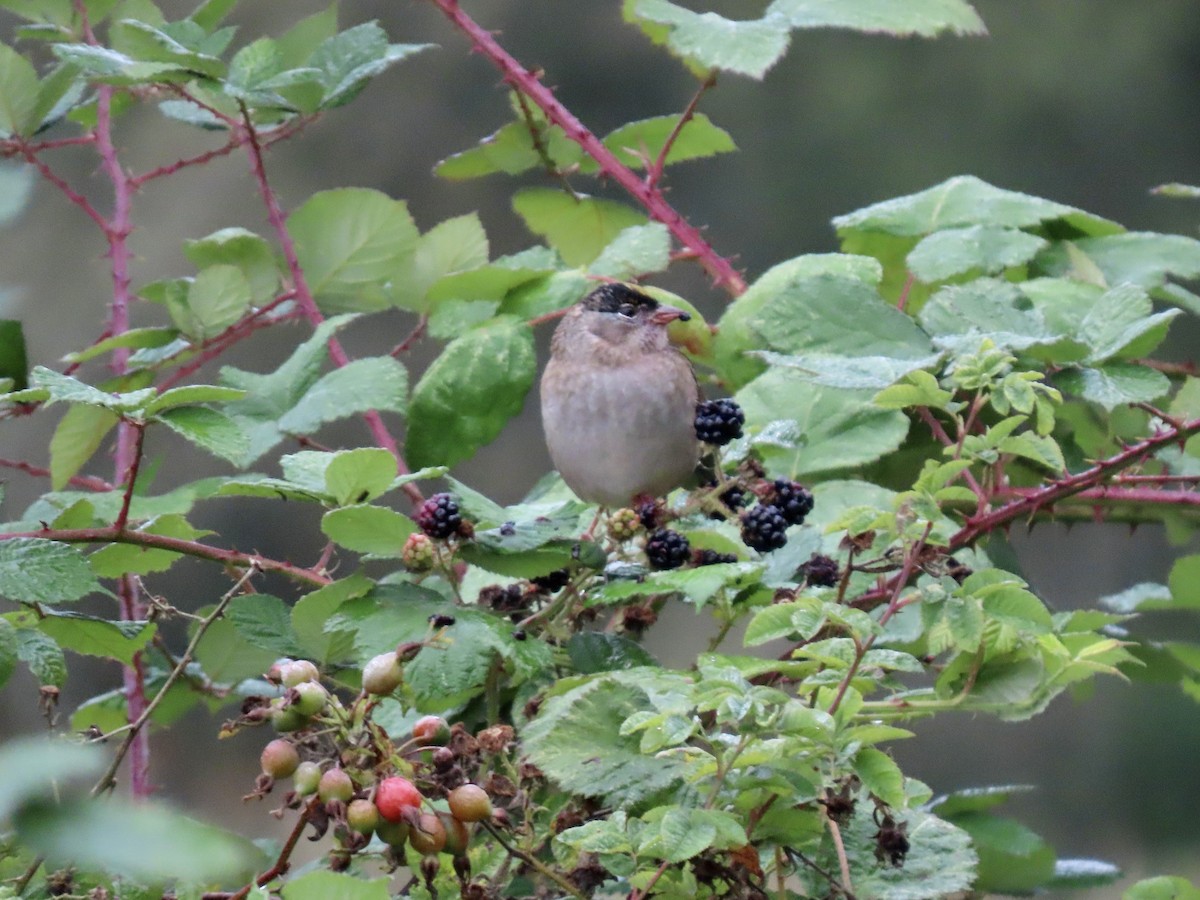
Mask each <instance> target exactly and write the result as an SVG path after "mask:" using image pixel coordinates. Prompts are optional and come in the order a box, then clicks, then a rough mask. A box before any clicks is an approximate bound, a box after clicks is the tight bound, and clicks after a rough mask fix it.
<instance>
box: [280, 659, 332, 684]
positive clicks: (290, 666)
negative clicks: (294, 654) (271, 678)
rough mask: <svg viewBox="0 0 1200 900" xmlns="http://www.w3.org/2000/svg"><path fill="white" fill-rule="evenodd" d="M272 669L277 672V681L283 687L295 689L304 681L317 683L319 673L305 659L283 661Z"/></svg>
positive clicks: (319, 676)
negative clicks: (281, 683)
mask: <svg viewBox="0 0 1200 900" xmlns="http://www.w3.org/2000/svg"><path fill="white" fill-rule="evenodd" d="M272 668H273V669H276V670H278V673H279V680H280V681H281V682H283V685H284V687H295V686H296V685H298V684H301V683H303V682H305V681H319V680H320V678H321V673H320V672H319V671H317V667H316V666H315V665H314V664H313V663H311V662H309V661H308V660H307V659H284V660H280V661H279V662H277V663H276V664H275V665H274V666H273V667H272Z"/></svg>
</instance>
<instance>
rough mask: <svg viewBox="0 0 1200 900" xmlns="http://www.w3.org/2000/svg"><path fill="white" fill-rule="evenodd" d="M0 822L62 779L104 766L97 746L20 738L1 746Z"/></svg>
mask: <svg viewBox="0 0 1200 900" xmlns="http://www.w3.org/2000/svg"><path fill="white" fill-rule="evenodd" d="M0 767H2V768H3V771H4V772H5V773H6V774H5V777H4V779H3V780H0V822H3V821H7V820H8V819H9V818H10V817H11V816H12V815H13V813H15V812H17V811H18V810H19V809H20V808H21V807H22V806H24V805H25V804H26V803H29V802H30V801H38V800H42V799H43V798H45V797H47V796H49V795H51V794H52V793H53V792H54V791H56V790H58V789H59V788H60V787H61V786H62V785H63V784H64V783H65V782H67V781H69V780H75V779H79V778H85V777H89V776H93V775H97V774H99V773H100V771H101V770H102V769H103V768H104V757H103V755H102V754H101V753H100V751H99V748H97V747H94V746H88V745H84V744H79V743H75V742H74V741H68V740H64V739H57V740H47V739H45V738H41V737H21V738H16V739H14V740H9V741H6V742H5V743H4V744H2V745H0Z"/></svg>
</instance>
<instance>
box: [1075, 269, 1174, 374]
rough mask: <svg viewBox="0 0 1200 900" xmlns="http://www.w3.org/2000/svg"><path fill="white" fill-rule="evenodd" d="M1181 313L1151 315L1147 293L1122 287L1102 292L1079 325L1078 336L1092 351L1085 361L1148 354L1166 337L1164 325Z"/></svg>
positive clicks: (1170, 311)
mask: <svg viewBox="0 0 1200 900" xmlns="http://www.w3.org/2000/svg"><path fill="white" fill-rule="evenodd" d="M1180 313H1181V310H1178V309H1171V310H1166V311H1164V312H1161V313H1154V312H1153V306H1152V304H1151V302H1150V298H1149V296H1147V294H1146V292H1145V291H1144V290H1143V289H1142V288H1140V287H1137V286H1136V285H1132V284H1122V285H1119V286H1117V287H1115V288H1113V289H1112V290H1109V291H1105V292H1104V293H1103V294H1102V295H1101V296H1100V298H1099V299H1098V300H1097V301H1096V303H1095V305H1094V306H1092V308H1091V309H1090V310H1088V312H1087V315H1085V316H1084V318H1083V321H1082V322H1081V323H1080V325H1079V328H1080V332H1081V334H1080V336H1081V337H1082V339H1083V340H1084V342H1085V343H1087V344H1088V345H1089V346H1091V348H1092V352H1091V354H1089V355H1088V357H1087V361H1088V362H1092V363H1096V362H1103V361H1104V360H1108V359H1112V358H1114V357H1121V358H1129V357H1134V356H1140V355H1143V354H1146V353H1149V352H1150V351H1151V350H1153V349H1154V348H1155V347H1157V346H1158V344H1159V343H1160V342H1161V341H1162V339H1163V338H1164V337H1165V336H1166V333H1167V324H1168V323H1169V322H1170V321H1171V320H1172V319H1173V318H1175V317H1176V316H1177V315H1179V314H1180Z"/></svg>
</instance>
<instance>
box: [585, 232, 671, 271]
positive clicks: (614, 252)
mask: <svg viewBox="0 0 1200 900" xmlns="http://www.w3.org/2000/svg"><path fill="white" fill-rule="evenodd" d="M670 256H671V236H670V233H669V232H668V231H667V226H666V225H663V224H662V223H661V222H650V223H648V224H646V225H633V226H631V227H629V228H626V229H625V230H624V231H622V232H621V233H620V234H618V235H617V236H616V237H615V238H614V239H613V241H612V243H611V244H609V245H608V246H607V247H605V248H604V250H603V251H601V253H600V255H599V256H597V257H596V258H595V259H594V260H592V263H591V265H590V266H588V271H589V272H591V273H592V274H593V275H605V276H607V277H609V278H616V279H618V280H626V279H629V278H633V277H635V276H637V275H644V274H648V273H650V272H661V271H662V270H664V269H665V268H666V267H667V265H668V264H669V263H670Z"/></svg>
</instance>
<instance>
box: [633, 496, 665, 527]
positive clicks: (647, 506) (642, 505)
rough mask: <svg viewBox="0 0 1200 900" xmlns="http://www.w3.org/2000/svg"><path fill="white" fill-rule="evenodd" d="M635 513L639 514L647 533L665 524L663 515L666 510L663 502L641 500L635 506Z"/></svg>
mask: <svg viewBox="0 0 1200 900" xmlns="http://www.w3.org/2000/svg"><path fill="white" fill-rule="evenodd" d="M634 511H635V512H636V513H637V516H638V520H639V521H640V522H641V523H642V527H643V528H645V529H646V530H647V531H653V530H654V529H656V528H658V526H659V525H661V524H662V523H663V513H665V512H666V508H665V507H664V506H663V504H662V502H661V501H659V500H655V499H654V498H653V497H651V498H649V499H646V500H639V501H638V503H637V504H636V505H635V506H634Z"/></svg>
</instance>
